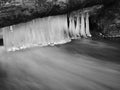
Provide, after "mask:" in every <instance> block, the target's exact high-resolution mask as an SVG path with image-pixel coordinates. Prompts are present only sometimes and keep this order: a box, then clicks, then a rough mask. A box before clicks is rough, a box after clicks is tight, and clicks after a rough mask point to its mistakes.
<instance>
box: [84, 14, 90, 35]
mask: <svg viewBox="0 0 120 90" xmlns="http://www.w3.org/2000/svg"><path fill="white" fill-rule="evenodd" d="M85 21H86V35H87V36H89V37H91V34H90V30H89V14H88V13H86V20H85Z"/></svg>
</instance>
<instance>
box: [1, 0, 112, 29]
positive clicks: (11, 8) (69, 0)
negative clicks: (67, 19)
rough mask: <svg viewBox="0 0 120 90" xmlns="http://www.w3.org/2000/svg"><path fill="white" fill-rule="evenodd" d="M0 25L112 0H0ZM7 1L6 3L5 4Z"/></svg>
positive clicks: (61, 12)
mask: <svg viewBox="0 0 120 90" xmlns="http://www.w3.org/2000/svg"><path fill="white" fill-rule="evenodd" d="M1 1H3V2H4V3H3V2H2V3H1V2H0V27H4V26H9V25H13V24H17V23H20V22H26V21H29V20H31V19H34V18H38V17H45V16H49V15H57V14H64V13H69V12H71V11H73V10H77V9H83V8H86V7H91V6H94V5H98V4H108V3H110V2H113V1H114V0H109V1H106V0H1ZM6 3H7V4H6Z"/></svg>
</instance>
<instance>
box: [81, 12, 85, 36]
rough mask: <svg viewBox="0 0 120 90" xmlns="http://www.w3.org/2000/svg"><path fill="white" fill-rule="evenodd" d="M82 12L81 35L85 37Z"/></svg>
mask: <svg viewBox="0 0 120 90" xmlns="http://www.w3.org/2000/svg"><path fill="white" fill-rule="evenodd" d="M84 18H85V17H84V13H82V14H81V36H83V37H85V38H86V33H85V20H84Z"/></svg>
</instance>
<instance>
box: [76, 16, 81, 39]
mask: <svg viewBox="0 0 120 90" xmlns="http://www.w3.org/2000/svg"><path fill="white" fill-rule="evenodd" d="M75 31H76V35H77V36H79V37H80V18H79V15H78V16H77V24H76V30H75Z"/></svg>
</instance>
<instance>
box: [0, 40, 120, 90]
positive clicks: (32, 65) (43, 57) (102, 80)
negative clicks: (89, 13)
mask: <svg viewBox="0 0 120 90" xmlns="http://www.w3.org/2000/svg"><path fill="white" fill-rule="evenodd" d="M0 90H120V43H116V42H112V41H110V42H109V41H97V40H90V39H81V40H74V41H72V42H70V43H67V44H64V45H57V46H54V47H51V46H47V47H33V48H29V49H25V50H19V51H15V52H6V51H5V49H4V47H2V46H1V47H0Z"/></svg>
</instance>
